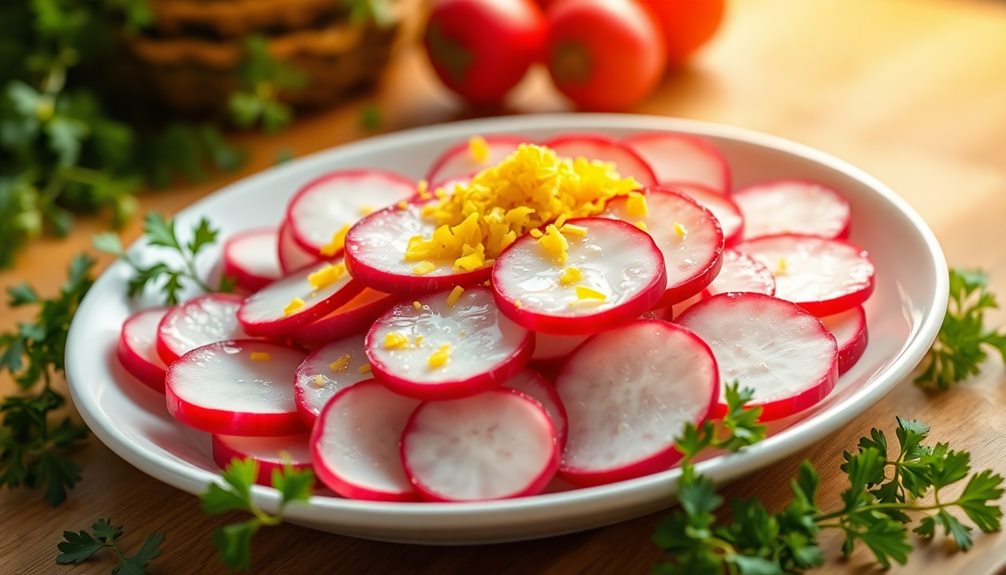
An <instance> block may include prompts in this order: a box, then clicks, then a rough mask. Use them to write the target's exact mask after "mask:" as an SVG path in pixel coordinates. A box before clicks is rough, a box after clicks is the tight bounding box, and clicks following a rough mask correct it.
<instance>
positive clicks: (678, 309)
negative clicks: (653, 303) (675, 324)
mask: <svg viewBox="0 0 1006 575" xmlns="http://www.w3.org/2000/svg"><path fill="white" fill-rule="evenodd" d="M704 294H705V292H703V293H697V294H695V295H693V296H692V297H690V298H688V299H686V300H685V301H683V302H678V303H676V304H674V305H672V306H670V307H668V308H665V309H666V313H667V315H666V316H665V317H663V318H661V319H664V320H667V321H673V320H674V319H675V318H677V317H679V316H680V315H681V314H683V313H685V310H686V309H688V308H690V307H692V306H693V305H695V304H697V303H699V302H700V301H702V299H703V295H704Z"/></svg>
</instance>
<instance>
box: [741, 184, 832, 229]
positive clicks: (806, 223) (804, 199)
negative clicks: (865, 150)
mask: <svg viewBox="0 0 1006 575" xmlns="http://www.w3.org/2000/svg"><path fill="white" fill-rule="evenodd" d="M734 201H735V202H737V206H738V207H740V209H741V214H743V215H744V238H745V239H751V238H760V237H762V236H769V235H775V234H807V235H813V236H821V237H823V238H846V237H849V223H850V222H851V221H852V213H851V209H850V208H849V202H848V201H847V200H846V199H845V198H844V197H842V195H841V194H839V193H838V192H837V191H835V190H833V189H832V188H829V187H827V186H825V185H823V184H819V183H817V182H811V181H807V180H779V181H775V182H766V183H764V184H757V185H754V186H748V187H746V188H744V189H742V190H738V191H737V193H736V194H734Z"/></svg>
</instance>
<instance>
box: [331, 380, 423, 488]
mask: <svg viewBox="0 0 1006 575" xmlns="http://www.w3.org/2000/svg"><path fill="white" fill-rule="evenodd" d="M418 405H419V400H416V399H412V398H409V397H402V396H401V395H398V394H396V393H394V392H392V391H391V390H389V389H388V388H386V387H384V386H383V385H381V384H380V383H378V382H376V381H374V380H369V381H363V382H360V383H358V384H356V385H353V386H352V387H348V388H346V389H343V390H342V391H340V392H339V393H338V394H336V396H335V397H334V398H332V401H330V402H329V403H328V405H326V406H325V409H324V410H323V411H322V412H321V415H320V416H319V417H318V422H317V424H316V425H315V427H314V431H313V432H312V434H311V453H312V459H313V460H314V469H315V472H316V473H317V474H318V478H319V479H321V481H322V482H323V483H324V484H325V485H327V486H328V487H329V489H331V490H332V491H335V492H336V493H338V494H339V495H342V496H343V497H349V498H351V499H367V500H373V501H413V500H416V499H419V495H418V493H417V492H416V490H415V488H414V487H413V486H412V484H411V483H410V482H409V478H408V477H407V476H406V475H405V470H404V468H403V467H402V460H401V456H400V454H399V447H398V445H399V441H400V440H401V437H402V430H403V429H404V428H405V423H406V422H407V421H408V419H409V416H410V415H412V412H413V411H415V409H416V407H417V406H418Z"/></svg>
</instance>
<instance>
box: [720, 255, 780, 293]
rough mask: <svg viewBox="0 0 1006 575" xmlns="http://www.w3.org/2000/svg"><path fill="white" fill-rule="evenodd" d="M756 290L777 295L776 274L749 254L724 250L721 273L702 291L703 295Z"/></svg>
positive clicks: (755, 291)
mask: <svg viewBox="0 0 1006 575" xmlns="http://www.w3.org/2000/svg"><path fill="white" fill-rule="evenodd" d="M738 291H746V292H754V293H763V294H765V295H775V276H774V275H772V271H771V270H769V269H768V268H767V267H765V265H764V264H762V263H761V262H759V261H758V260H756V259H754V258H752V257H751V256H749V255H747V254H742V253H740V252H735V251H734V250H724V252H723V267H722V268H720V273H719V274H718V275H717V276H716V279H714V280H713V283H711V284H709V287H707V288H706V289H705V291H703V292H702V296H703V297H710V296H714V295H716V294H719V293H726V292H738Z"/></svg>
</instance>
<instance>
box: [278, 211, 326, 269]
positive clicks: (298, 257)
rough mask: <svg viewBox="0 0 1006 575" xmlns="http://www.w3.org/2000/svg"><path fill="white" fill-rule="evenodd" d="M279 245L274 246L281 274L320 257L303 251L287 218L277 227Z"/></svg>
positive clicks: (307, 264)
mask: <svg viewBox="0 0 1006 575" xmlns="http://www.w3.org/2000/svg"><path fill="white" fill-rule="evenodd" d="M277 241H278V242H279V245H278V246H277V247H276V255H277V257H278V258H279V267H280V269H282V270H283V274H284V275H287V274H291V273H293V272H295V271H297V270H299V269H302V268H305V267H307V266H309V265H312V264H315V263H318V261H320V259H321V258H319V257H318V256H316V255H314V254H312V253H311V252H308V251H305V250H304V249H303V248H302V247H300V246H299V245H298V244H297V240H296V239H295V238H294V236H293V230H292V229H291V228H290V222H289V220H285V221H284V222H283V225H281V226H280V228H279V239H278V240H277Z"/></svg>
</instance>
